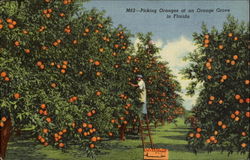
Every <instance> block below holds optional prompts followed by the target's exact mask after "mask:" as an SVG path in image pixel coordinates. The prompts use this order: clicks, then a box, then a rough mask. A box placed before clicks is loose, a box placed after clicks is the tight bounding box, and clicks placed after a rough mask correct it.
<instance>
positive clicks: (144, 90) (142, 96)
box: [138, 79, 147, 103]
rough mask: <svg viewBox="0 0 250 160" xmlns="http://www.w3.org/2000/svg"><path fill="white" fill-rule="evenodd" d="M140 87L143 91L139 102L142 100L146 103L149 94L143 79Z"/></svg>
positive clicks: (139, 83)
mask: <svg viewBox="0 0 250 160" xmlns="http://www.w3.org/2000/svg"><path fill="white" fill-rule="evenodd" d="M138 85H139V88H140V89H141V90H142V91H141V93H140V98H139V100H140V101H141V102H144V103H146V97H147V92H146V85H145V82H144V81H143V80H142V79H141V80H140V81H139V82H138Z"/></svg>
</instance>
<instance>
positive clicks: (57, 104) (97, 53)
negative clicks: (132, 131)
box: [0, 0, 184, 157]
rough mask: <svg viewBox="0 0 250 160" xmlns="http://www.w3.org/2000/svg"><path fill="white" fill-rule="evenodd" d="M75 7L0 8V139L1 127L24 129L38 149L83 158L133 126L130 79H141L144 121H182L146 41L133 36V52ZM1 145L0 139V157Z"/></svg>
mask: <svg viewBox="0 0 250 160" xmlns="http://www.w3.org/2000/svg"><path fill="white" fill-rule="evenodd" d="M81 5H82V3H79V2H78V3H76V2H74V1H71V0H63V1H54V0H43V1H40V0H33V1H28V0H24V1H22V2H21V3H17V1H14V2H1V3H0V12H1V14H0V15H1V16H0V74H1V77H0V78H1V79H0V84H1V88H0V107H1V108H0V109H1V112H0V117H1V118H0V119H1V122H0V128H1V133H2V134H3V133H6V132H8V133H9V131H10V130H9V128H10V127H9V126H7V122H9V121H12V122H13V127H14V128H19V129H21V128H23V127H26V126H27V125H31V126H32V127H33V128H34V130H33V131H34V133H35V135H36V137H37V140H38V141H39V142H40V143H41V144H43V145H44V146H48V145H52V146H55V147H56V148H62V149H65V148H67V147H69V146H70V145H69V144H72V143H74V144H79V145H80V146H81V147H83V148H84V149H86V151H87V153H88V154H89V155H90V154H92V153H94V151H95V150H97V149H98V143H99V142H101V140H102V139H103V138H108V137H113V136H115V135H118V134H119V133H120V134H124V132H125V128H126V126H133V127H134V128H135V126H138V117H137V115H138V112H139V111H140V108H139V107H138V94H139V92H140V91H139V90H135V89H134V88H133V87H132V86H131V85H129V82H134V83H135V77H136V75H137V74H142V75H144V77H145V81H146V85H147V92H148V104H149V105H148V109H149V113H150V114H149V118H150V120H151V122H157V121H161V122H164V121H165V120H167V121H169V122H173V121H174V119H175V118H176V117H177V116H178V115H181V114H183V112H184V110H183V108H182V107H181V103H182V99H181V98H180V96H179V95H178V94H177V91H179V90H180V85H179V83H178V82H177V81H175V80H174V77H173V75H172V74H171V73H170V70H169V68H168V66H167V63H165V62H161V61H160V60H159V58H160V57H158V56H157V53H158V51H159V49H158V48H157V47H156V46H155V44H153V41H152V39H151V35H150V34H146V35H143V34H139V35H138V39H139V41H140V42H139V43H138V44H137V49H135V48H134V44H133V43H132V41H131V37H132V35H131V34H130V33H129V31H128V30H127V29H126V28H124V27H123V26H121V25H120V26H118V27H113V24H112V21H111V19H110V18H109V17H105V16H104V13H103V12H99V11H97V10H90V11H87V10H84V9H81ZM8 124H9V125H11V124H10V123H8ZM5 137H8V136H5ZM122 138H123V137H122ZM7 141H8V138H6V139H5V140H2V139H1V154H0V155H1V156H2V157H3V156H4V154H5V153H4V152H5V150H4V149H3V148H5V147H3V146H4V145H5V146H6V145H7V143H6V142H7Z"/></svg>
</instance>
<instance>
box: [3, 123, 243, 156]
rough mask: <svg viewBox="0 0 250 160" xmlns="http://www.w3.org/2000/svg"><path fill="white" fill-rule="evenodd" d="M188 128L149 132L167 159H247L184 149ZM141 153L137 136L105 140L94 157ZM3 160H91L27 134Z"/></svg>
mask: <svg viewBox="0 0 250 160" xmlns="http://www.w3.org/2000/svg"><path fill="white" fill-rule="evenodd" d="M187 130H188V129H187V126H186V125H185V124H184V120H183V119H178V122H177V124H176V125H175V124H167V123H166V124H165V125H164V126H159V127H158V128H156V129H154V128H153V129H152V137H153V142H154V144H155V146H156V147H157V148H166V149H168V150H169V160H247V154H246V155H241V154H238V153H234V154H232V155H230V156H229V157H228V156H227V153H226V152H224V153H221V152H220V151H215V152H212V153H207V152H206V151H200V152H198V154H197V155H195V154H194V153H192V152H190V151H189V150H188V148H187V141H186V140H185V135H186V133H187ZM73 148H74V147H73ZM142 157H143V151H142V146H141V140H140V137H139V136H137V135H134V136H129V137H127V139H126V141H120V140H111V141H107V142H106V143H105V144H104V145H103V146H102V149H101V153H100V154H99V155H97V157H96V159H97V160H141V159H142ZM6 160H90V158H87V157H86V156H85V155H84V152H83V151H81V150H79V149H77V148H75V149H70V150H68V151H67V152H66V153H65V152H62V151H61V150H57V149H55V148H52V147H43V146H42V145H39V144H37V143H36V142H35V139H33V138H31V137H30V136H29V135H22V136H20V137H14V138H13V137H12V139H11V141H10V143H9V145H8V153H7V157H6Z"/></svg>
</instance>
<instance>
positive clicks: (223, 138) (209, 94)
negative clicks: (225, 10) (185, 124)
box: [183, 16, 250, 153]
mask: <svg viewBox="0 0 250 160" xmlns="http://www.w3.org/2000/svg"><path fill="white" fill-rule="evenodd" d="M194 40H195V42H196V44H197V46H198V48H197V49H196V50H195V51H194V52H193V53H191V54H190V55H189V56H188V57H187V59H188V60H189V61H190V62H191V65H190V66H189V67H187V68H186V69H185V70H184V71H183V72H184V74H185V76H186V77H187V78H189V79H192V80H193V82H192V83H191V84H190V87H189V88H188V90H189V93H190V94H193V93H194V90H195V86H196V85H197V84H202V89H201V91H200V93H199V98H198V100H197V103H196V105H195V107H194V108H193V109H192V113H193V116H192V117H191V119H190V120H191V122H192V130H191V131H190V132H189V133H188V135H187V140H188V143H189V147H190V148H191V149H192V150H193V151H195V152H197V150H198V149H201V148H206V149H207V150H208V151H213V150H215V149H218V148H219V149H221V150H226V151H228V152H229V153H232V152H233V151H238V152H241V153H245V152H248V151H249V117H250V114H249V113H250V112H249V76H250V75H249V70H248V69H249V65H250V62H249V26H247V25H245V24H244V23H243V24H239V23H238V22H237V21H236V20H235V19H234V18H233V17H231V16H229V17H228V21H227V22H226V23H224V26H223V29H222V30H221V31H218V30H216V29H215V28H213V29H212V30H211V31H208V29H207V28H206V26H205V25H203V27H202V33H200V34H198V33H195V34H194Z"/></svg>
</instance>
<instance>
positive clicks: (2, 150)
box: [0, 119, 12, 158]
mask: <svg viewBox="0 0 250 160" xmlns="http://www.w3.org/2000/svg"><path fill="white" fill-rule="evenodd" d="M11 128H12V123H11V119H7V121H6V122H5V123H4V127H3V128H1V129H0V157H2V158H5V155H6V150H7V145H8V142H9V138H10V135H11Z"/></svg>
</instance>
